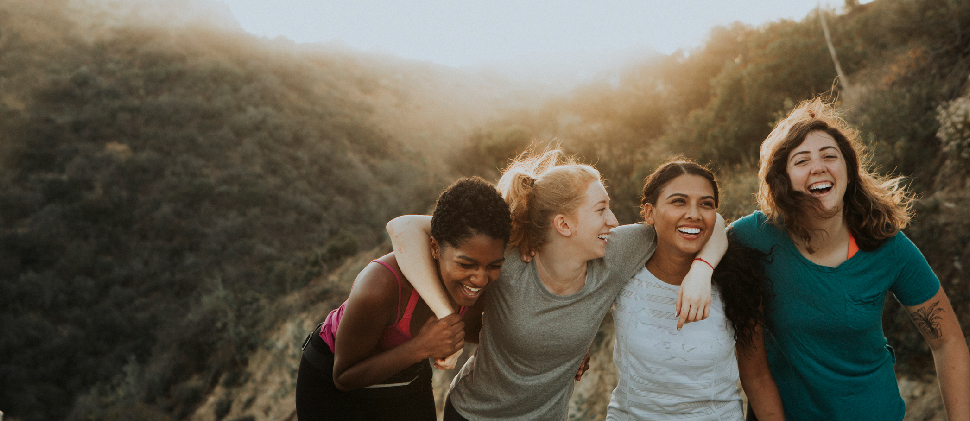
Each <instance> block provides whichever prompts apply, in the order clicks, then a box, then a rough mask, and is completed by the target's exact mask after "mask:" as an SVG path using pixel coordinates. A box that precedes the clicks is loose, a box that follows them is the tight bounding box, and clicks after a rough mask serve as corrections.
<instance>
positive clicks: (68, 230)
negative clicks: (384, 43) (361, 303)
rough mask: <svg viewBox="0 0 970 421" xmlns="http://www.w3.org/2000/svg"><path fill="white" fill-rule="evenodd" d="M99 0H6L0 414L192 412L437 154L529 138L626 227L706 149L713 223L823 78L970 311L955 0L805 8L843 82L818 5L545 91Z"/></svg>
mask: <svg viewBox="0 0 970 421" xmlns="http://www.w3.org/2000/svg"><path fill="white" fill-rule="evenodd" d="M131 1H134V2H135V3H137V2H138V1H141V3H142V4H148V3H146V1H147V0H131ZM120 3H123V2H120V0H119V1H114V0H111V1H108V0H105V3H104V4H115V6H117V4H120ZM156 3H158V4H160V5H164V4H167V5H168V6H167V7H169V9H165V8H164V7H162V6H157V7H155V6H152V7H147V6H146V7H147V8H144V10H142V9H139V8H138V7H135V8H133V9H130V10H129V9H124V10H123V11H124V13H128V14H132V13H134V14H140V15H139V16H141V17H142V18H144V17H145V16H148V15H146V13H149V12H151V13H156V12H159V11H164V10H171V8H174V7H177V6H179V4H182V3H185V4H189V3H193V2H187V0H166V1H162V0H159V1H158V2H156ZM194 3H199V2H194ZM201 3H205V2H204V1H202V2H201ZM98 4H100V3H99V2H98V0H44V1H37V0H0V410H2V411H3V412H5V413H6V416H7V420H11V419H22V420H31V421H32V420H46V419H64V418H68V419H112V418H116V417H119V416H120V415H123V414H125V415H128V416H133V415H131V414H140V415H137V417H138V418H141V419H180V418H184V417H186V416H187V415H188V414H190V413H191V412H192V411H193V409H195V408H201V407H200V406H199V404H200V402H201V401H202V399H204V397H205V396H206V395H207V394H208V393H209V392H211V390H213V386H214V383H217V382H218V380H219V379H220V376H222V375H223V374H224V373H231V372H235V371H236V370H237V369H239V367H243V366H245V365H246V363H247V358H248V356H249V355H251V350H252V349H254V348H255V347H256V346H257V345H258V344H260V343H261V342H260V341H261V340H263V335H264V332H265V331H267V330H268V329H270V328H272V327H273V326H275V325H276V323H277V322H278V321H279V320H281V319H284V318H286V317H288V316H289V314H287V310H286V309H285V308H284V306H282V305H281V303H280V301H279V298H280V297H282V296H283V294H285V293H288V292H293V291H298V290H300V289H301V288H302V287H304V286H305V285H307V283H308V282H309V281H310V280H311V279H313V278H315V277H317V276H318V275H320V274H323V273H327V272H329V271H330V270H331V269H332V268H333V267H334V266H336V265H337V264H338V263H339V262H340V260H341V259H342V258H343V257H344V256H347V255H349V254H352V253H354V252H355V251H356V250H357V249H359V248H363V247H368V248H369V247H371V246H374V245H377V244H378V243H380V242H381V241H383V240H384V234H383V225H384V223H385V222H386V221H387V219H388V218H390V217H392V216H396V215H399V214H402V213H412V212H419V213H420V212H424V211H426V210H427V209H428V207H429V205H430V204H431V203H432V202H433V200H434V198H435V196H436V194H437V192H438V190H439V189H440V188H441V187H442V186H443V185H444V184H445V183H447V182H448V181H450V179H451V178H452V177H453V176H454V174H479V175H484V176H486V177H487V178H490V179H494V177H495V176H496V175H497V174H498V169H499V168H501V167H503V166H504V165H505V164H506V163H507V160H508V158H510V157H512V156H515V155H516V154H517V153H519V152H521V151H522V150H524V149H525V148H527V147H528V146H529V145H530V144H531V143H533V142H534V141H539V142H540V145H539V146H540V147H541V146H542V145H544V144H545V142H548V141H551V140H553V139H556V140H557V141H558V142H561V145H562V147H563V148H564V149H566V150H567V151H569V152H572V153H576V154H579V155H580V156H581V157H582V158H583V159H584V161H586V162H590V163H593V164H594V165H596V167H597V168H598V169H600V170H601V172H602V173H603V175H604V177H605V178H606V179H607V185H608V186H609V189H610V195H611V198H612V200H613V202H612V203H613V204H614V210H615V211H616V214H617V216H618V218H619V219H620V222H623V223H630V222H635V221H637V220H638V216H637V215H638V209H637V205H638V199H639V190H640V188H641V186H642V180H643V177H644V176H645V175H646V174H648V173H649V172H651V171H652V170H653V169H654V167H655V166H656V165H657V164H658V163H659V162H661V161H663V160H665V159H667V158H668V157H670V156H673V155H676V154H685V155H686V156H688V157H691V158H694V159H697V160H699V161H701V162H705V163H711V164H712V165H713V166H714V167H715V168H716V169H717V171H718V175H719V178H720V180H721V183H722V186H721V187H722V190H721V191H722V196H721V198H722V203H723V204H722V206H721V212H722V213H724V214H725V216H726V217H728V218H735V217H737V216H740V215H743V214H746V213H749V212H751V211H752V210H753V209H754V207H755V204H754V200H753V196H752V193H753V192H754V191H755V190H756V188H757V179H756V169H755V167H756V165H757V160H758V147H759V145H760V142H761V141H762V140H763V139H764V138H765V136H766V135H767V134H768V133H769V132H770V130H771V128H772V126H773V124H774V123H775V122H776V121H778V120H779V119H780V118H781V117H783V116H784V115H785V113H787V112H788V111H790V110H791V108H792V107H793V106H794V105H795V104H797V103H798V102H799V101H801V100H804V99H809V98H811V97H813V96H815V95H819V94H826V93H830V94H833V96H835V97H837V98H838V100H839V102H840V104H839V106H840V107H842V108H844V109H846V110H847V115H846V116H845V117H846V120H847V121H849V122H850V123H851V124H853V125H855V126H857V127H858V128H859V129H860V130H861V135H862V139H863V140H864V142H866V144H867V146H868V147H870V148H871V149H872V150H873V151H874V152H875V154H876V160H875V162H874V164H876V165H877V167H878V169H879V170H880V171H883V172H893V173H896V174H899V175H904V176H907V177H909V179H910V180H911V181H912V187H913V190H914V191H916V192H918V193H919V194H920V196H921V197H922V198H923V199H921V200H920V201H919V203H918V204H917V207H916V212H917V219H916V223H915V224H914V225H913V226H912V227H911V228H910V229H908V230H907V235H909V236H910V237H911V238H912V239H913V241H914V242H915V243H916V244H917V245H918V246H919V247H920V248H921V250H922V251H923V252H924V254H925V255H926V256H927V258H928V260H929V261H930V263H931V265H932V266H933V268H934V270H935V271H936V272H937V274H939V275H940V277H941V280H942V281H943V286H944V288H945V289H946V290H947V292H948V294H949V296H950V299H951V301H952V304H953V307H954V310H955V311H956V312H957V314H958V315H959V316H960V318H961V322H962V323H963V326H964V328H967V327H970V302H968V300H970V298H968V295H967V294H966V291H967V288H968V287H970V281H968V274H967V269H965V268H970V236H968V233H970V211H967V209H970V195H968V194H966V187H965V186H966V185H967V183H968V170H967V168H970V158H967V157H970V152H968V148H970V132H968V131H967V130H964V127H970V114H968V113H966V112H965V111H966V110H970V105H967V104H970V102H968V101H970V100H968V99H967V98H968V97H970V92H968V90H967V89H968V76H970V48H968V46H970V30H967V28H970V2H957V1H947V0H875V1H873V2H870V3H868V4H865V5H859V4H858V2H856V1H852V0H847V1H846V2H845V6H844V7H842V8H840V10H839V11H838V12H834V11H823V13H826V20H827V22H828V27H829V29H830V32H831V39H832V43H833V48H834V49H835V50H836V51H837V52H838V59H839V60H840V65H841V68H842V69H843V70H844V73H845V75H846V76H847V79H848V80H849V81H850V82H851V85H847V86H845V85H836V86H833V82H834V81H835V80H836V71H835V66H834V64H833V60H832V57H831V55H830V52H829V49H828V47H827V44H826V41H825V37H824V35H823V32H822V26H821V22H820V20H819V16H818V14H817V13H816V12H812V13H810V14H809V15H808V16H806V17H805V18H804V19H802V20H801V21H778V22H773V23H769V24H766V25H764V26H761V27H750V26H745V25H742V24H733V25H730V26H728V27H719V28H715V29H714V30H712V32H711V35H710V38H709V40H708V42H707V43H706V44H705V45H703V46H701V47H699V48H697V49H695V50H691V51H679V52H676V53H674V54H672V55H669V56H662V57H658V58H655V59H652V60H647V61H644V62H641V63H640V64H638V65H636V66H631V67H629V68H627V69H624V70H623V72H622V74H621V75H620V76H618V77H615V78H612V79H608V80H602V81H591V82H590V83H589V84H587V85H586V86H582V87H578V88H577V89H575V90H574V91H572V92H569V93H568V94H566V95H561V96H558V97H555V98H553V99H549V100H548V101H543V100H537V99H536V97H535V96H533V97H530V96H529V95H526V94H523V92H525V91H521V90H520V91H516V90H517V89H520V87H514V86H513V85H514V84H512V83H510V82H507V81H503V80H499V79H495V78H487V77H483V76H482V75H481V74H477V73H476V74H472V73H460V72H459V71H457V70H448V69H442V68H440V67H435V66H429V65H417V64H415V63H410V62H406V61H404V60H400V59H393V58H381V59H378V58H376V57H374V56H369V55H364V54H358V53H351V52H346V51H338V50H336V49H332V48H329V49H327V48H324V47H320V46H316V47H310V46H301V45H295V44H293V43H289V42H287V41H285V40H273V41H268V40H261V39H257V38H255V37H252V36H249V35H246V34H243V33H241V32H239V30H238V29H234V28H235V26H234V25H232V22H228V21H227V20H226V19H225V16H222V15H219V16H217V17H216V18H215V19H214V20H213V21H214V22H215V25H216V26H217V27H219V28H222V29H215V27H212V26H210V27H202V26H200V25H198V24H192V23H191V22H196V21H197V20H194V19H185V18H184V17H183V18H181V19H175V20H176V21H178V22H182V23H181V24H179V25H177V26H174V27H173V26H167V27H166V26H162V25H160V24H157V25H154V26H150V25H146V24H145V22H144V20H145V19H142V20H141V21H142V22H141V23H140V24H139V25H130V24H125V23H124V22H125V20H124V19H121V18H119V15H118V13H121V12H119V10H122V9H119V8H117V7H115V8H114V9H110V8H106V9H105V10H108V9H110V10H113V12H111V13H108V12H103V11H101V10H100V9H98V8H97V7H96V6H97V5H98ZM105 7H107V6H105ZM113 7H114V6H113ZM200 7H201V9H203V10H206V8H207V7H209V6H207V5H206V4H203V5H202V6H200ZM213 10H222V9H220V7H219V6H218V5H214V6H213ZM136 12H137V13H136ZM149 15H150V13H149ZM149 20H150V19H149ZM203 21H205V20H204V19H203ZM186 22H189V23H188V24H186ZM614 74H615V73H614ZM483 80H484V81H485V82H483ZM499 93H501V94H499ZM541 98H543V99H545V98H547V97H541ZM476 110H477V111H476ZM938 133H939V137H938ZM941 140H942V142H941ZM442 164H446V165H442ZM887 302H888V303H890V304H888V305H887V310H886V311H885V313H884V322H885V324H886V333H887V336H888V337H889V341H890V344H891V345H893V347H894V348H895V349H896V351H897V353H896V355H897V366H896V367H897V370H899V371H902V372H910V373H921V372H925V371H926V370H928V369H929V368H928V367H931V366H932V365H931V363H929V362H928V361H929V359H928V356H929V354H928V350H927V348H926V346H925V343H924V342H923V341H922V340H921V339H920V338H919V334H918V332H917V330H916V329H914V328H913V327H912V325H911V322H910V321H909V320H908V317H907V316H906V315H905V313H904V312H902V311H901V310H899V306H898V304H896V303H895V301H894V300H887ZM604 346H606V345H604ZM604 354H605V355H607V356H608V353H604ZM594 374H595V373H594ZM223 377H224V376H223ZM237 380H238V379H237ZM604 384H605V383H604ZM606 389H608V387H604V389H603V390H588V391H585V392H584V393H587V392H588V393H589V394H588V395H587V396H594V397H595V398H596V400H599V401H602V400H603V397H604V396H608V393H609V390H606ZM267 393H270V392H267ZM590 399H592V398H590ZM602 405H603V403H602V402H600V403H599V404H596V405H592V406H589V407H588V408H586V409H585V410H584V411H587V412H583V413H584V414H588V415H590V416H591V417H595V416H599V415H602V408H601V407H602ZM593 406H595V408H594V407H593ZM216 412H217V418H218V417H219V416H218V414H220V413H221V414H223V415H224V414H225V413H226V412H221V411H218V410H217V411H216Z"/></svg>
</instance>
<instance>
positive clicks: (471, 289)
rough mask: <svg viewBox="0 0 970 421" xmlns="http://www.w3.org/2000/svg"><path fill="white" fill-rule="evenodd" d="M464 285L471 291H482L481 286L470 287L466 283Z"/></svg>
mask: <svg viewBox="0 0 970 421" xmlns="http://www.w3.org/2000/svg"><path fill="white" fill-rule="evenodd" d="M464 287H465V288H467V289H468V290H469V291H471V292H478V291H481V290H482V289H481V288H472V287H470V286H468V285H464Z"/></svg>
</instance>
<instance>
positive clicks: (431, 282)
mask: <svg viewBox="0 0 970 421" xmlns="http://www.w3.org/2000/svg"><path fill="white" fill-rule="evenodd" d="M387 233H388V234H389V235H390V236H391V245H392V246H393V247H394V256H396V257H397V264H398V266H400V267H401V272H403V273H404V276H405V277H406V278H408V280H410V281H411V285H412V286H414V289H416V290H418V295H420V296H421V298H422V299H424V302H425V303H427V304H428V307H430V308H431V311H433V312H434V314H435V315H436V316H438V317H439V318H443V317H445V316H447V315H449V314H452V313H454V312H455V309H453V308H452V307H451V303H450V302H449V301H448V295H447V293H446V292H445V289H444V287H443V286H442V285H441V282H440V281H439V280H438V271H437V269H436V268H435V263H434V259H433V258H432V257H431V217H430V216H427V215H404V216H399V217H397V218H394V219H392V220H391V222H388V223H387Z"/></svg>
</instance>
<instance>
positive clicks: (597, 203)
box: [566, 181, 619, 260]
mask: <svg viewBox="0 0 970 421" xmlns="http://www.w3.org/2000/svg"><path fill="white" fill-rule="evenodd" d="M566 220H567V221H568V222H569V224H570V227H571V231H570V234H571V236H575V238H576V241H577V242H578V244H579V246H580V249H581V250H583V252H584V253H583V254H584V258H585V259H586V260H591V259H598V258H600V257H603V256H604V255H606V242H607V241H608V236H609V235H610V230H611V229H613V228H616V227H617V226H619V223H618V222H617V220H616V215H613V211H612V210H610V195H609V194H608V193H606V188H605V187H603V183H601V182H599V181H594V182H592V183H589V187H587V188H586V199H585V200H583V203H582V204H580V205H579V207H578V208H576V210H575V211H573V212H572V214H571V215H569V216H567V217H566Z"/></svg>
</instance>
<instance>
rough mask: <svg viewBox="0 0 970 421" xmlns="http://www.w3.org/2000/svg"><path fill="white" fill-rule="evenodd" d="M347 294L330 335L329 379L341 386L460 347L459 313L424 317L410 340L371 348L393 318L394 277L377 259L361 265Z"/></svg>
mask: <svg viewBox="0 0 970 421" xmlns="http://www.w3.org/2000/svg"><path fill="white" fill-rule="evenodd" d="M354 284H355V286H354V288H353V289H352V290H351V292H350V297H349V298H348V299H347V305H346V307H345V308H344V314H343V317H342V318H341V319H340V326H339V327H338V328H337V338H336V340H335V344H334V345H335V348H336V349H334V364H333V381H334V384H335V385H336V386H337V388H338V389H340V390H354V389H359V388H362V387H367V386H370V385H374V384H377V383H380V382H382V381H384V380H386V379H387V378H389V377H391V375H393V374H394V373H397V372H399V371H401V370H403V369H405V368H407V367H409V366H411V365H412V364H414V363H416V362H418V361H421V360H424V359H427V358H432V357H438V358H440V357H444V356H447V355H450V354H451V353H452V352H455V350H459V349H461V345H462V338H463V337H464V332H463V331H462V328H463V324H462V321H461V317H460V316H458V315H452V316H449V317H447V318H444V319H440V320H435V318H431V319H429V320H428V321H427V322H426V323H425V324H424V326H423V327H422V328H421V331H420V332H419V333H418V334H417V335H415V337H414V338H412V339H411V340H409V341H407V342H405V343H403V344H401V345H400V346H397V347H395V348H392V349H389V350H387V351H384V352H381V353H374V350H375V349H376V348H377V343H378V341H380V338H381V335H382V333H383V331H384V328H385V327H387V326H389V325H390V324H392V323H394V321H395V320H396V319H397V308H398V302H397V300H398V299H399V298H398V286H397V280H396V279H394V278H393V275H391V274H390V273H389V272H387V270H386V269H384V268H383V267H380V266H378V265H376V264H371V265H370V266H368V267H366V268H364V270H363V271H362V272H361V273H360V275H358V276H357V280H356V281H355V282H354Z"/></svg>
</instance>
